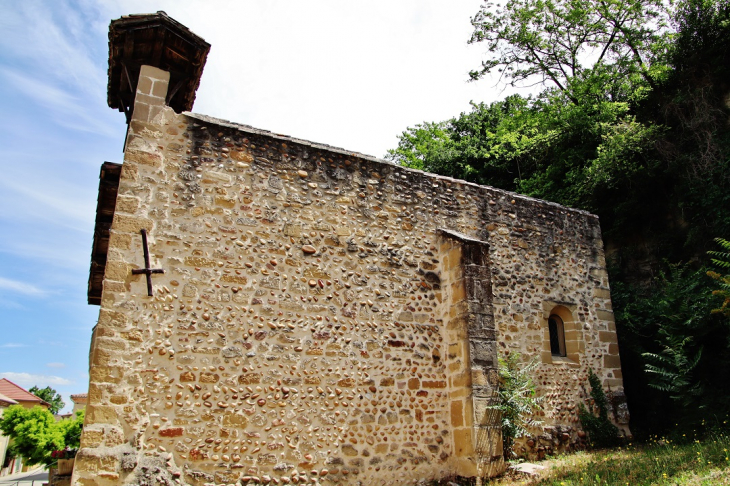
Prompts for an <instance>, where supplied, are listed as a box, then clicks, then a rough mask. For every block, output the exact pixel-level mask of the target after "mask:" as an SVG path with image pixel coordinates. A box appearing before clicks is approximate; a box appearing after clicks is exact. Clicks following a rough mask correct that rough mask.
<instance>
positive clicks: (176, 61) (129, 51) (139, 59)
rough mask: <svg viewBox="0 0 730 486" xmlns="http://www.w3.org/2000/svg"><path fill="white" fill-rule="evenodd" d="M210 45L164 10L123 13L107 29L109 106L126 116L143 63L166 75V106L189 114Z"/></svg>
mask: <svg viewBox="0 0 730 486" xmlns="http://www.w3.org/2000/svg"><path fill="white" fill-rule="evenodd" d="M209 51H210V44H208V43H207V42H205V41H204V40H203V39H202V38H201V37H198V36H197V35H195V34H194V33H193V32H191V31H190V30H189V29H188V28H187V27H185V26H184V25H182V24H181V23H179V22H177V21H176V20H174V19H172V18H170V17H169V16H168V15H167V14H166V13H165V12H162V11H159V12H157V13H154V14H136V15H125V16H124V17H122V18H119V19H116V20H112V22H111V24H110V25H109V84H108V86H107V102H108V103H109V107H111V108H115V109H118V110H119V111H122V112H124V113H125V115H126V116H127V122H129V120H130V118H131V108H132V106H133V104H134V97H135V94H136V93H137V80H138V78H139V71H140V67H141V66H142V65H148V66H154V67H156V68H159V69H162V70H164V71H168V72H169V73H170V87H169V90H168V94H167V104H168V106H170V107H171V108H172V109H173V110H175V111H176V112H178V113H180V112H182V111H190V110H192V108H193V102H194V101H195V91H196V90H197V89H198V86H199V85H200V77H201V76H202V74H203V67H204V66H205V61H206V59H207V57H208V52H209Z"/></svg>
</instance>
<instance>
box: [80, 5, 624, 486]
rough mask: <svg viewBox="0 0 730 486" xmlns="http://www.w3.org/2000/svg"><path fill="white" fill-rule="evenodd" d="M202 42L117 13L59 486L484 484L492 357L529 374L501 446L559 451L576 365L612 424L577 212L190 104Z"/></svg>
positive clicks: (605, 313)
mask: <svg viewBox="0 0 730 486" xmlns="http://www.w3.org/2000/svg"><path fill="white" fill-rule="evenodd" d="M209 49H210V45H209V44H207V43H206V42H205V41H204V40H203V39H201V38H200V37H198V36H197V35H195V34H194V33H192V32H191V31H190V30H188V29H187V28H186V27H185V26H183V25H181V24H179V23H178V22H176V21H175V20H173V19H171V18H170V17H168V16H167V15H166V14H165V13H164V12H158V13H156V14H150V15H132V16H127V17H122V18H120V19H117V20H114V21H113V22H112V23H111V25H110V32H109V84H108V102H109V106H110V107H111V108H115V109H118V110H119V111H121V112H123V113H124V115H125V116H126V118H127V122H128V131H127V134H126V140H125V146H124V158H123V163H121V164H116V163H109V162H105V163H104V164H103V165H102V167H101V174H100V184H99V198H98V207H97V213H96V228H95V232H94V240H93V249H92V263H91V273H90V278H89V291H88V299H89V303H90V304H94V305H99V306H100V311H99V320H98V323H97V325H96V327H95V329H94V333H93V337H92V342H91V352H90V383H89V391H88V405H87V409H86V410H87V412H86V424H85V426H84V431H83V436H82V442H81V449H80V451H79V453H78V456H77V459H76V466H75V470H74V473H73V480H72V482H73V484H77V485H84V486H92V485H93V486H96V485H98V486H103V485H110V484H150V485H151V484H169V485H177V484H190V485H232V484H235V485H238V484H243V485H254V484H323V485H324V484H352V485H356V484H357V485H395V484H404V485H405V484H418V483H419V482H420V483H422V482H424V481H427V480H432V479H443V478H453V477H458V476H461V477H487V476H491V475H494V474H496V473H499V472H501V471H502V470H503V469H504V461H503V451H502V439H501V428H500V421H499V415H498V413H496V412H495V411H494V409H493V408H492V406H493V405H494V403H495V400H496V397H495V391H496V389H497V386H498V381H499V380H498V373H497V367H498V358H500V357H505V356H507V355H508V354H511V353H519V355H520V357H521V359H522V360H523V361H524V362H525V363H529V362H531V361H536V362H537V365H536V367H535V370H534V375H533V381H534V383H535V384H536V386H537V390H538V394H539V395H540V396H541V397H542V407H543V410H542V411H541V412H540V413H538V414H537V415H539V416H538V417H536V418H537V419H539V420H540V421H541V424H540V426H539V427H538V428H537V429H536V430H535V432H534V435H533V436H531V437H530V438H529V440H526V441H523V442H522V443H521V445H520V446H519V448H518V449H519V452H520V453H522V454H525V455H527V456H530V457H534V456H540V455H542V454H544V453H550V452H555V451H559V450H564V449H570V448H572V447H575V446H576V444H578V445H579V444H580V443H581V441H582V440H583V439H582V438H583V437H584V435H585V434H583V432H582V431H581V430H580V422H579V421H578V418H577V411H578V406H579V404H581V403H586V399H587V396H588V395H587V393H588V391H589V387H588V384H587V376H588V373H589V369H592V370H593V371H594V372H595V373H596V374H597V375H598V376H599V377H600V378H601V379H602V381H603V384H604V387H605V389H606V390H607V391H608V392H609V395H610V397H611V398H612V403H613V410H612V416H613V418H614V420H615V421H616V423H617V424H618V425H619V426H620V427H621V428H622V430H623V431H624V432H625V433H628V428H627V418H628V412H627V410H626V405H625V400H623V383H622V375H621V363H620V359H619V351H618V344H617V339H616V329H615V325H614V319H613V313H612V311H611V299H610V292H609V284H608V277H607V273H606V268H605V266H606V264H605V259H604V253H603V245H602V241H601V231H600V226H599V221H598V218H597V217H596V216H594V215H592V214H589V213H587V212H584V211H578V210H574V209H569V208H566V207H563V206H560V205H557V204H553V203H550V202H546V201H541V200H536V199H531V198H528V197H524V196H520V195H518V194H514V193H510V192H507V191H503V190H499V189H495V188H492V187H484V186H479V185H476V184H471V183H468V182H464V181H460V180H454V179H450V178H447V177H441V176H438V175H434V174H427V173H424V172H420V171H417V170H411V169H407V168H404V167H400V166H397V165H394V164H391V163H389V162H386V161H383V160H379V159H376V158H373V157H370V156H366V155H362V154H359V153H353V152H350V151H347V150H343V149H340V148H335V147H331V146H329V145H324V144H319V143H313V142H309V141H305V140H300V139H297V138H293V137H289V136H285V135H280V134H276V133H271V132H267V131H264V130H260V129H257V128H253V127H250V126H247V125H242V124H237V123H232V122H228V121H224V120H219V119H215V118H211V117H209V116H205V115H199V114H194V113H190V110H191V109H192V106H193V101H194V99H195V91H196V89H197V87H198V85H199V83H200V79H201V76H202V71H203V66H204V65H205V61H206V57H207V54H208V51H209Z"/></svg>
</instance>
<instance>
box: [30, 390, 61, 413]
mask: <svg viewBox="0 0 730 486" xmlns="http://www.w3.org/2000/svg"><path fill="white" fill-rule="evenodd" d="M28 391H29V392H31V393H32V394H33V395H35V396H37V397H38V398H40V399H41V400H44V401H46V402H48V403H49V404H50V405H51V406H50V407H49V410H50V411H51V413H52V414H54V415H55V414H57V413H58V411H59V410H61V409H62V408H63V407H64V406H65V405H66V404H65V403H64V401H63V399H62V398H61V394H60V393H57V392H56V390H54V389H53V388H51V387H50V386H47V387H45V388H38V387H37V386H34V387H32V388H31V389H30V390H28Z"/></svg>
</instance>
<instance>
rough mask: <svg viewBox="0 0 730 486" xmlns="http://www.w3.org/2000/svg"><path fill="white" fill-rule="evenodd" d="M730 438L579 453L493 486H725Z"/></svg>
mask: <svg viewBox="0 0 730 486" xmlns="http://www.w3.org/2000/svg"><path fill="white" fill-rule="evenodd" d="M729 451H730V436H728V434H727V433H714V434H711V435H709V436H708V437H707V438H705V439H694V440H692V439H691V438H687V437H684V438H683V439H680V440H679V441H672V440H670V439H660V438H654V439H653V440H652V441H650V442H649V443H648V444H641V445H631V444H629V445H628V446H626V447H619V448H616V449H608V450H601V451H590V452H579V453H575V454H570V455H564V456H559V457H556V458H552V459H549V460H547V461H544V462H541V463H540V464H541V465H543V466H546V467H547V468H548V469H546V470H545V471H544V472H543V473H542V475H541V476H540V477H539V478H532V479H526V478H520V477H515V476H512V477H505V478H501V479H496V480H493V481H491V482H489V483H487V484H492V485H501V486H505V485H517V484H521V485H525V484H530V485H540V486H576V485H596V486H598V485H630V486H638V485H678V486H700V485H702V486H704V485H708V486H710V485H712V486H714V485H730V452H729Z"/></svg>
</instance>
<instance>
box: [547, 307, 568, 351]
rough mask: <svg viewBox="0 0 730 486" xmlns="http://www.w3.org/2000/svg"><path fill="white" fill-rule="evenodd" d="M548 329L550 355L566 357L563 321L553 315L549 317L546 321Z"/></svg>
mask: <svg viewBox="0 0 730 486" xmlns="http://www.w3.org/2000/svg"><path fill="white" fill-rule="evenodd" d="M548 329H549V331H550V353H551V354H552V355H553V356H566V353H565V326H564V325H563V320H562V319H561V318H560V317H558V316H556V315H555V314H553V315H551V316H550V318H549V319H548Z"/></svg>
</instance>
